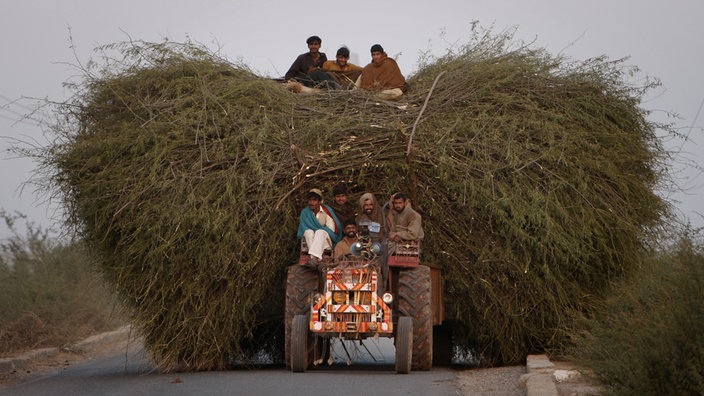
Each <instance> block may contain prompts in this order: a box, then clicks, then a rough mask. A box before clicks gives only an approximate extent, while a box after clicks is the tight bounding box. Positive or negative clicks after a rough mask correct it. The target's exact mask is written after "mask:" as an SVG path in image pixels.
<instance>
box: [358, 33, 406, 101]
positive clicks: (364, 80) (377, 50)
mask: <svg viewBox="0 0 704 396" xmlns="http://www.w3.org/2000/svg"><path fill="white" fill-rule="evenodd" d="M371 53H372V62H371V63H370V64H368V65H367V66H365V67H364V69H363V70H362V77H361V78H360V79H359V88H361V89H366V90H370V91H376V92H377V96H379V97H380V98H381V99H387V100H393V99H398V98H399V97H401V95H403V93H404V92H405V91H406V79H405V78H404V77H403V74H401V69H399V67H398V64H396V61H395V60H393V58H389V57H388V55H386V52H384V48H383V47H382V46H381V45H379V44H374V45H373V46H372V48H371Z"/></svg>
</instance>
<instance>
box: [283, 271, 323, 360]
mask: <svg viewBox="0 0 704 396" xmlns="http://www.w3.org/2000/svg"><path fill="white" fill-rule="evenodd" d="M318 276H319V275H318V271H316V270H313V269H310V268H307V267H305V266H302V265H298V264H294V265H292V266H290V267H288V277H287V279H286V309H285V312H284V333H285V334H284V342H285V345H284V362H285V363H286V367H287V368H291V352H290V351H291V331H292V327H293V318H294V317H296V315H307V314H308V313H309V312H310V304H311V302H310V298H311V295H312V294H313V293H315V292H316V291H317V290H318Z"/></svg>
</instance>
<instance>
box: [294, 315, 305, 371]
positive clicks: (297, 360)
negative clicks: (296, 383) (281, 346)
mask: <svg viewBox="0 0 704 396" xmlns="http://www.w3.org/2000/svg"><path fill="white" fill-rule="evenodd" d="M291 327H292V330H291V371H293V372H294V373H302V372H304V371H306V369H307V368H308V357H309V356H308V347H309V345H308V341H309V340H308V315H296V316H295V317H294V318H293V323H292V324H291Z"/></svg>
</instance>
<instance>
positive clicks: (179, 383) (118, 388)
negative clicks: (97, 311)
mask: <svg viewBox="0 0 704 396" xmlns="http://www.w3.org/2000/svg"><path fill="white" fill-rule="evenodd" d="M375 393H380V394H385V395H424V396H425V395H457V394H459V393H458V383H457V376H456V375H455V373H454V372H453V370H452V369H449V368H435V369H433V370H432V371H429V372H412V373H411V374H409V375H399V374H396V373H395V371H394V367H393V364H392V363H389V362H386V363H377V364H355V365H353V366H347V365H345V364H336V365H333V366H330V367H324V368H318V369H315V370H312V371H309V372H306V373H291V372H290V371H288V370H285V369H284V368H283V367H281V366H269V367H264V368H260V369H256V370H250V369H241V370H237V369H236V370H230V371H221V372H200V373H175V374H158V373H156V372H154V371H153V365H152V364H151V363H149V362H148V360H145V359H144V358H143V357H141V354H140V353H139V352H132V353H131V354H128V355H125V353H124V351H122V352H121V353H119V354H112V355H109V356H107V357H103V358H99V359H96V360H93V361H88V362H84V363H82V364H79V365H77V366H74V367H71V368H69V369H66V370H63V371H59V372H56V373H52V374H48V375H44V376H41V377H38V378H35V379H33V380H31V381H29V382H25V383H23V384H20V385H17V386H14V387H11V388H8V389H3V390H0V395H17V396H21V395H32V396H39V395H52V396H55V395H70V396H80V395H257V396H267V395H277V396H279V395H295V396H307V395H309V394H335V395H369V394H375Z"/></svg>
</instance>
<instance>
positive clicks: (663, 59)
mask: <svg viewBox="0 0 704 396" xmlns="http://www.w3.org/2000/svg"><path fill="white" fill-rule="evenodd" d="M703 16H704V2H701V1H693V0H669V1H664V0H657V1H656V0H639V1H636V0H621V1H612V0H610V1H605V0H592V1H584V0H580V1H571V0H531V1H526V0H454V1H443V0H435V1H412V0H402V1H401V0H381V1H379V0H377V1H355V2H318V3H310V5H305V3H300V2H299V3H295V2H290V1H278V0H276V1H275V0H259V1H256V2H255V1H252V2H244V1H232V0H230V1H225V0H222V1H208V0H203V1H199V2H196V1H192V0H190V1H183V0H168V1H166V0H158V1H156V0H155V1H149V0H139V1H136V0H122V1H111V2H105V1H99V0H44V1H37V0H22V1H11V0H5V1H3V6H2V12H1V13H0V49H1V50H2V61H1V62H0V136H2V137H3V138H2V139H0V149H1V150H2V153H1V154H0V166H1V167H2V173H1V174H0V178H1V180H2V186H3V187H2V189H0V208H4V209H5V210H6V211H9V212H13V211H19V212H22V213H24V214H27V215H28V216H29V217H30V219H32V220H33V221H34V222H36V223H38V224H40V225H44V226H49V225H51V224H52V223H51V221H50V220H49V219H50V217H52V215H53V214H54V211H55V208H53V207H50V206H49V205H47V203H46V202H43V201H41V200H38V197H37V196H36V195H35V194H34V193H33V188H32V186H31V185H30V186H27V187H25V188H24V190H22V189H21V185H22V183H23V182H26V181H27V180H29V179H30V177H31V175H32V171H33V169H34V166H35V165H34V164H33V163H32V162H31V161H28V160H27V159H17V158H12V157H11V156H10V155H9V154H7V153H6V150H7V147H8V146H9V145H10V142H9V139H13V138H14V139H21V140H24V141H32V140H37V141H40V142H41V141H44V139H45V138H44V137H42V129H41V128H40V127H39V126H37V125H36V124H35V123H33V122H32V121H31V120H23V121H18V120H19V119H20V118H21V116H22V115H23V114H26V113H27V112H28V111H29V109H31V108H32V107H33V106H34V104H35V103H36V101H34V100H32V99H28V98H48V99H51V100H56V101H63V100H65V99H66V97H67V95H68V94H69V92H66V91H65V90H64V89H63V87H62V83H63V82H65V81H67V80H69V79H70V78H71V77H72V76H76V75H77V74H78V73H77V72H76V70H75V68H73V67H71V66H70V64H76V63H77V62H81V63H84V62H86V61H87V60H88V59H89V58H90V57H91V56H92V55H93V54H94V52H93V49H94V48H95V47H96V46H99V45H103V44H110V43H115V42H120V41H125V40H128V39H130V38H131V39H135V40H145V41H152V42H160V41H163V40H164V38H168V39H170V40H172V41H178V42H182V41H184V40H186V39H187V38H190V39H192V40H193V41H197V42H200V43H203V44H205V45H207V46H208V47H210V48H211V49H216V48H220V53H221V54H222V56H224V57H227V58H228V59H230V60H232V61H239V60H241V61H243V62H245V63H246V64H248V65H249V66H250V67H252V68H253V69H254V70H255V71H256V72H257V73H258V74H260V75H262V76H270V77H280V76H282V75H283V74H284V73H285V72H286V70H287V69H288V67H289V66H290V64H291V62H293V60H294V58H295V57H296V56H297V55H298V54H300V53H303V52H306V51H307V48H306V44H305V39H306V38H307V37H308V36H310V35H313V34H316V35H319V36H321V37H322V39H323V43H322V48H321V50H322V51H323V52H326V53H327V54H328V57H330V58H333V57H334V54H335V51H336V49H337V48H338V47H339V46H340V45H342V44H345V45H347V46H348V47H349V48H350V50H351V51H352V54H353V56H352V60H353V61H356V62H357V63H359V64H362V65H364V64H366V63H368V61H369V47H370V46H371V45H372V44H374V43H380V44H382V45H383V46H384V48H385V50H386V52H388V53H389V55H391V56H393V57H395V58H396V59H397V60H398V62H399V66H400V67H401V70H402V71H403V73H404V74H406V75H407V76H408V75H410V74H412V73H413V72H415V71H416V69H417V66H416V65H417V61H418V59H419V56H420V54H421V53H423V52H426V51H431V52H432V53H435V54H436V55H439V54H442V53H444V52H445V49H446V48H448V47H450V46H457V45H462V44H464V43H466V42H467V38H468V37H469V34H470V25H471V22H472V21H473V20H476V21H478V22H479V23H480V24H481V25H482V26H483V27H490V26H492V25H493V26H494V30H495V31H501V30H504V29H507V28H513V27H515V28H517V32H516V37H517V38H519V39H522V40H524V41H535V44H534V45H535V46H537V47H543V48H546V49H547V50H548V51H550V52H551V53H553V54H557V53H563V54H566V55H568V56H570V57H572V58H574V59H577V60H584V59H587V58H591V57H595V56H599V55H603V54H605V55H608V56H609V57H611V58H614V59H617V58H623V57H630V59H629V60H628V62H627V63H628V64H632V65H636V66H638V67H640V69H641V70H642V74H641V75H639V76H636V78H640V79H642V78H644V77H645V76H646V75H647V76H652V77H656V78H659V79H660V80H662V84H663V86H662V88H661V89H659V90H657V91H653V92H651V93H650V95H649V96H648V97H647V100H646V101H645V103H644V104H643V106H644V107H645V108H646V109H649V110H653V113H652V116H651V119H652V120H653V121H658V122H673V123H675V125H676V127H677V128H678V130H679V131H680V132H681V133H682V134H684V135H688V136H689V138H690V139H691V141H688V142H682V141H671V142H670V141H669V142H667V145H668V147H669V148H671V149H677V150H679V151H681V153H680V157H679V159H678V160H677V162H676V164H675V165H676V171H677V175H678V177H679V184H680V187H681V188H682V189H684V190H685V191H682V192H673V193H667V194H664V195H665V196H666V198H668V199H669V200H672V201H674V202H676V204H677V207H678V208H680V209H681V213H680V215H681V217H682V218H689V219H690V220H691V221H692V222H693V224H695V225H697V226H704V218H703V217H702V216H704V208H703V207H702V204H701V197H700V196H701V195H703V194H704V187H703V186H704V177H703V176H701V175H700V170H697V169H696V168H695V166H698V167H700V168H701V167H704V159H703V158H704V136H703V135H704V134H703V132H702V126H703V125H704V114H702V115H701V116H700V115H699V111H700V110H701V107H702V104H704V76H702V70H704V65H703V64H702V63H703V62H702V60H703V58H704V53H703V52H702V50H701V48H702V47H701V44H700V42H699V41H700V40H701V39H702V38H703V37H704V24H702V21H701V19H702V17H703ZM71 41H72V42H73V48H72V47H71ZM74 52H75V53H74ZM669 112H672V113H677V114H678V115H679V116H680V118H670V117H668V113H669ZM8 138H9V139H8ZM4 232H5V230H4V226H3V225H0V236H3V235H4Z"/></svg>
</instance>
